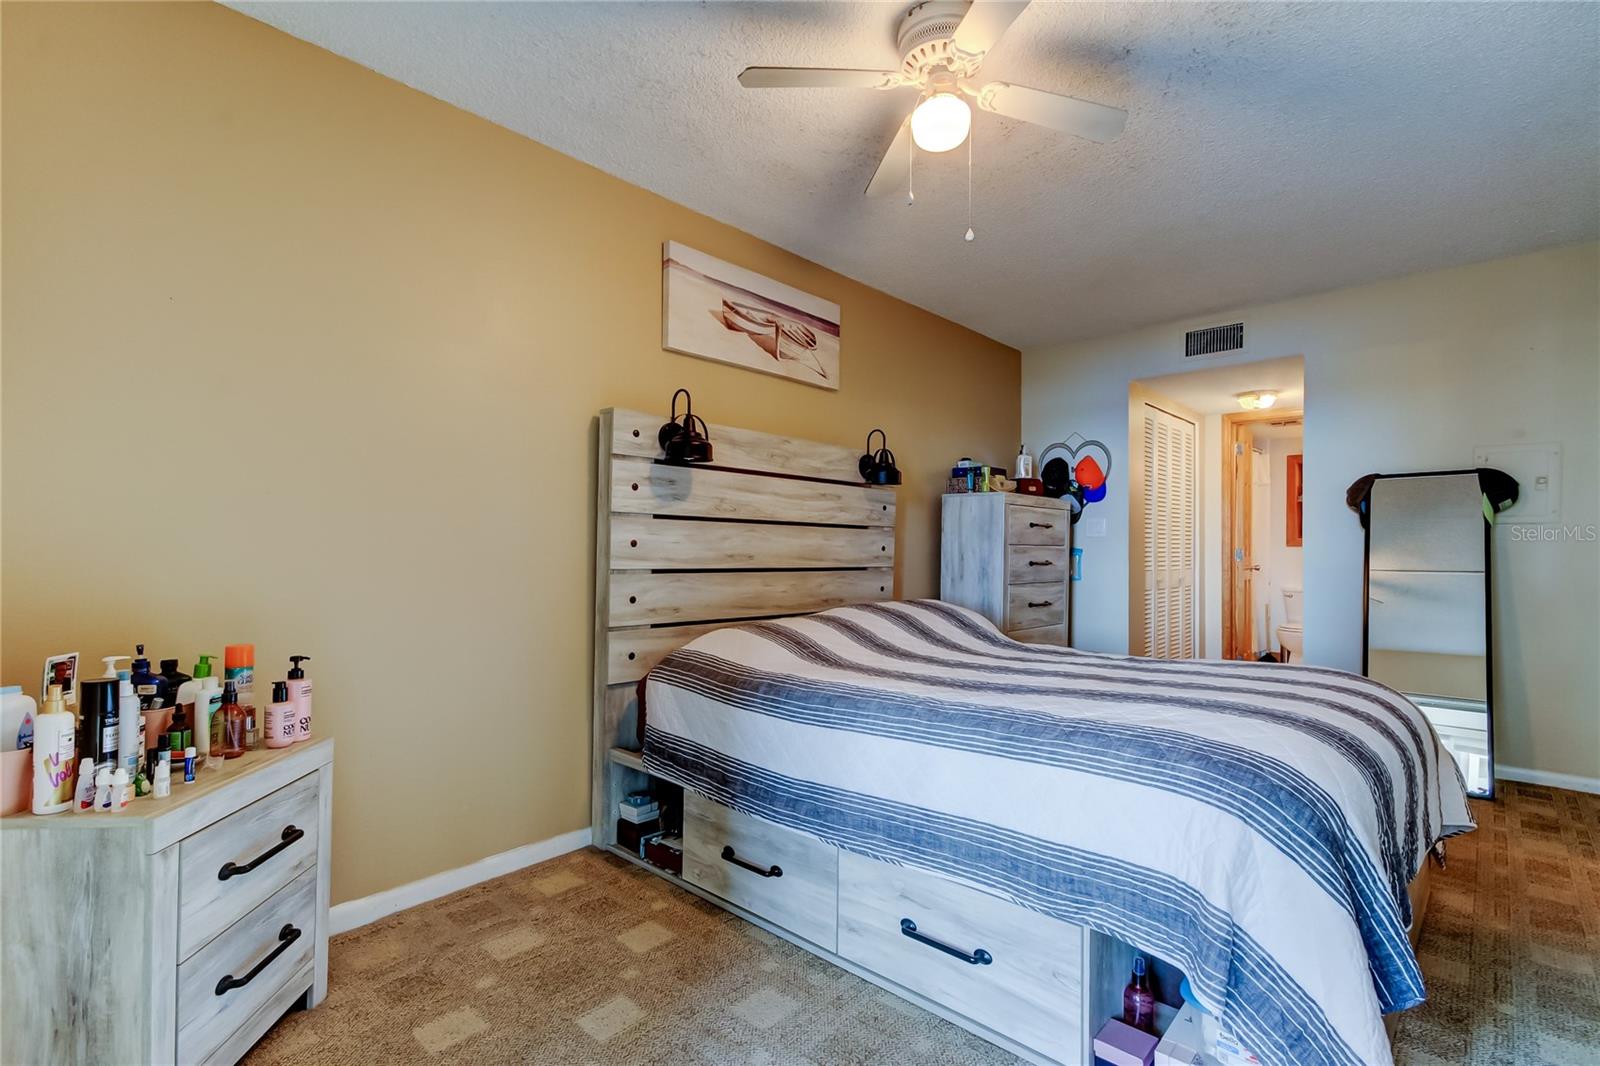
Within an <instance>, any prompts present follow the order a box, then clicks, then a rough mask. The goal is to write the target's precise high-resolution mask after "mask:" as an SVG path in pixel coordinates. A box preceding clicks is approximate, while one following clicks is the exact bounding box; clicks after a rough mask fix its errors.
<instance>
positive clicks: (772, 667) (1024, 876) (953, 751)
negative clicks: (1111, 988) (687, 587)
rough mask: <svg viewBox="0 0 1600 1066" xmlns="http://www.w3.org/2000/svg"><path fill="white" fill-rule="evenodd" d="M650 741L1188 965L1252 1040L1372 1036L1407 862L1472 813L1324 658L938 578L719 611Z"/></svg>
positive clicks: (1440, 770)
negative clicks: (1097, 621)
mask: <svg viewBox="0 0 1600 1066" xmlns="http://www.w3.org/2000/svg"><path fill="white" fill-rule="evenodd" d="M646 707H647V716H646V734H645V741H644V765H645V769H646V770H648V771H649V772H650V773H652V774H657V775H659V776H662V777H665V778H668V779H670V780H674V781H677V782H679V783H681V784H683V785H686V786H687V787H689V788H692V789H694V790H695V791H697V792H700V793H702V794H704V795H706V796H708V797H710V798H711V799H714V800H717V801H719V802H721V803H724V804H727V805H728V806H731V807H734V808H736V809H738V810H742V811H744V812H746V813H749V814H754V815H757V816H760V817H762V818H766V819H769V820H770V821H773V822H777V823H779V824H781V825H785V826H789V827H791V828H794V829H799V830H802V831H804V832H807V833H811V834H813V835H815V836H817V837H820V838H822V839H824V840H826V841H829V842H831V843H833V844H836V845H838V846H839V847H842V848H846V849H848V850H851V851H855V852H859V853H861V854H864V855H867V856H870V857H872V858H875V859H880V860H883V861H887V862H894V863H902V864H905V865H907V866H914V867H918V868H921V869H925V870H929V871H933V872H936V873H939V874H942V875H945V876H948V877H952V878H955V879H958V880H961V881H964V882H967V883H969V884H973V885H977V886H979V887H981V888H984V889H985V890H987V891H989V892H992V893H994V894H997V895H1000V896H1003V897H1005V898H1008V899H1010V900H1012V901H1014V902H1016V903H1019V904H1021V905H1023V906H1026V907H1030V908H1032V909H1034V910H1037V911H1041V912H1043V913H1045V914H1049V915H1052V916H1054V917H1057V918H1060V919H1063V920H1065V921H1069V922H1074V923H1078V924H1080V925H1084V926H1088V927H1090V928H1094V929H1098V930H1100V931H1102V932H1105V933H1109V934H1112V935H1114V936H1116V937H1119V938H1121V939H1123V940H1125V941H1127V942H1128V943H1131V944H1133V945H1134V946H1135V947H1137V948H1139V949H1141V950H1144V951H1148V952H1151V953H1153V954H1155V955H1158V956H1160V957H1161V958H1164V959H1167V960H1168V961H1170V962H1172V963H1173V964H1174V965H1177V966H1179V967H1180V968H1181V969H1182V970H1183V971H1184V972H1185V973H1186V974H1187V975H1188V977H1189V981H1190V984H1191V986H1192V987H1193V988H1194V990H1195V993H1196V995H1197V998H1198V999H1199V1000H1200V1002H1201V1005H1202V1006H1205V1007H1206V1008H1208V1009H1211V1010H1212V1011H1213V1012H1214V1013H1218V1014H1220V1015H1221V1016H1222V1017H1223V1018H1224V1019H1225V1020H1226V1021H1227V1022H1228V1023H1229V1024H1230V1025H1231V1027H1232V1028H1234V1029H1235V1031H1237V1032H1238V1033H1239V1034H1240V1036H1241V1038H1242V1039H1243V1040H1244V1041H1245V1043H1246V1044H1247V1046H1249V1047H1250V1048H1251V1049H1252V1050H1254V1051H1255V1052H1256V1054H1257V1055H1258V1056H1260V1057H1261V1059H1262V1060H1263V1061H1264V1062H1270V1063H1281V1064H1294V1066H1301V1064H1310V1063H1357V1062H1366V1063H1387V1062H1389V1061H1391V1060H1390V1051H1389V1043H1388V1040H1387V1039H1386V1037H1385V1035H1384V1030H1383V1025H1382V1019H1381V1017H1380V1014H1381V1013H1383V1012H1388V1011H1393V1010H1403V1009H1405V1008H1407V1007H1410V1006H1413V1005H1414V1004H1416V1003H1419V1002H1421V1001H1422V999H1423V997H1424V993H1423V985H1422V976H1421V973H1420V972H1419V971H1418V968H1417V962H1416V958H1415V956H1414V954H1413V953H1412V950H1411V946H1410V943H1409V942H1408V940H1407V938H1406V930H1407V928H1408V927H1409V925H1410V921H1411V913H1410V911H1411V907H1410V900H1409V897H1408V895H1407V891H1406V889H1407V885H1408V883H1409V882H1410V880H1411V879H1412V877H1413V876H1415V875H1416V873H1417V872H1418V870H1419V869H1420V868H1421V865H1422V863H1423V861H1424V859H1425V857H1426V854H1427V851H1428V849H1429V847H1430V846H1431V845H1432V844H1433V843H1434V842H1435V841H1437V840H1440V839H1442V838H1444V837H1447V836H1450V835H1452V834H1455V833H1460V832H1464V831H1466V830H1469V829H1471V828H1473V820H1472V815H1471V812H1470V811H1469V809H1468V807H1467V802H1466V795H1465V791H1464V789H1463V786H1462V783H1461V779H1460V775H1459V774H1458V773H1457V771H1456V769H1455V764H1454V762H1453V761H1452V760H1451V759H1450V756H1449V755H1448V753H1446V752H1445V750H1444V748H1443V747H1442V746H1441V744H1440V743H1439V740H1438V737H1437V736H1435V734H1434V732H1433V730H1432V729H1431V727H1430V726H1429V725H1428V723H1427V721H1426V720H1425V719H1424V718H1423V716H1422V714H1421V712H1420V711H1418V710H1417V709H1416V707H1414V706H1413V705H1412V704H1411V703H1410V702H1408V701H1407V700H1406V699H1405V698H1404V697H1402V696H1399V695H1397V694H1396V693H1394V692H1392V691H1390V690H1389V689H1387V688H1384V687H1383V686H1382V685H1378V684H1375V683H1374V682H1372V681H1369V680H1366V679H1365V678H1361V677H1357V676H1354V675H1351V674H1347V673H1343V672H1341V671H1337V670H1327V669H1317V668H1311V667H1298V666H1280V665H1277V664H1274V663H1266V664H1256V663H1243V662H1197V661H1168V660H1154V659H1137V658H1125V657H1118V656H1108V655H1098V654H1091V653H1087V652H1079V651H1073V650H1071V649H1067V648H1055V647H1039V646H1033V645H1027V644H1019V643H1017V642H1015V641H1012V640H1010V639H1008V638H1007V637H1005V636H1003V635H1001V634H1000V632H999V631H998V630H996V629H995V627H994V626H992V625H991V624H990V623H989V622H988V621H986V620H985V619H983V618H981V617H980V616H978V615H976V614H973V613H972V612H970V611H966V610H963V609H961V608H957V607H952V606H950V605H948V604H943V603H938V602H935V601H931V600H918V601H910V602H903V603H882V604H870V605H863V606H856V607H844V608H839V609H837V610H832V611H826V612H823V613H821V614H816V615H810V616H806V617H800V618H790V619H784V620H781V621H775V622H758V623H752V624H747V625H740V626H735V627H732V628H728V629H721V630H717V631H715V632H713V633H709V634H707V635H705V636H702V637H700V638H698V639H696V640H694V641H692V642H691V643H689V644H688V645H686V646H685V647H683V648H681V649H679V650H678V651H676V652H674V653H673V654H672V655H669V656H668V657H667V658H666V659H664V660H662V662H661V663H660V664H659V665H657V666H656V667H655V669H653V670H652V671H651V672H650V674H649V677H648V680H647V688H646Z"/></svg>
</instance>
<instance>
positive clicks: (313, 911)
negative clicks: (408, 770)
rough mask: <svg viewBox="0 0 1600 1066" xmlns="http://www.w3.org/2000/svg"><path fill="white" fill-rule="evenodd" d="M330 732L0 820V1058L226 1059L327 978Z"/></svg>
mask: <svg viewBox="0 0 1600 1066" xmlns="http://www.w3.org/2000/svg"><path fill="white" fill-rule="evenodd" d="M332 810H333V741H332V740H331V739H320V740H312V741H307V742H306V743H304V744H297V745H294V746H292V747H289V748H280V749H277V750H271V749H262V750H259V751H252V752H248V753H247V754H245V755H244V756H243V757H241V758H239V759H235V760H231V761H229V762H227V763H225V764H224V765H223V766H222V768H220V769H208V770H202V771H201V772H200V775H199V779H198V780H196V781H194V782H192V783H189V784H183V783H181V782H180V783H177V784H174V785H173V786H172V795H171V796H170V797H167V798H163V799H154V798H150V797H146V798H142V799H136V800H134V801H133V802H132V803H130V804H129V805H128V807H127V809H126V810H125V811H123V812H121V813H117V814H79V813H76V812H73V813H66V814H56V815H51V816H49V817H44V818H38V817H34V816H32V815H18V816H12V817H7V818H3V819H0V861H3V864H4V869H5V885H4V889H5V892H4V896H5V905H4V907H3V908H0V942H3V943H4V945H5V950H4V952H3V953H0V954H3V959H0V968H3V970H0V972H3V977H4V987H5V989H6V995H5V997H4V1002H3V1005H0V1061H3V1062H7V1063H11V1062H18V1063H33V1062H39V1063H45V1062H48V1063H137V1062H150V1063H174V1062H176V1063H219V1064H230V1063H233V1062H236V1061H237V1060H238V1059H239V1058H240V1056H242V1055H243V1054H244V1053H245V1052H246V1051H248V1050H249V1049H250V1046H251V1045H252V1044H254V1043H255V1042H256V1041H257V1040H258V1039H260V1037H261V1035H262V1034H263V1033H265V1032H266V1031H267V1030H268V1029H269V1028H271V1027H272V1024H273V1023H274V1022H275V1021H277V1020H278V1018H279V1017H281V1016H282V1015H283V1013H284V1012H285V1011H287V1010H288V1009H289V1008H290V1007H292V1006H294V1005H295V1004H296V1003H300V1004H303V1005H304V1006H307V1007H314V1006H316V1005H317V1004H318V1003H320V1002H321V1001H322V999H323V997H324V996H325V995H326V994H327V989H328V871H329V864H328V855H329V848H330V845H331V842H332V821H331V813H332Z"/></svg>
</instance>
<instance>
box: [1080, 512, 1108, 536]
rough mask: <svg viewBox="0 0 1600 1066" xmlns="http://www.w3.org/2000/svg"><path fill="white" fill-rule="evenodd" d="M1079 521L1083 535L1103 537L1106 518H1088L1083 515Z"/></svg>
mask: <svg viewBox="0 0 1600 1066" xmlns="http://www.w3.org/2000/svg"><path fill="white" fill-rule="evenodd" d="M1081 521H1082V524H1083V535H1084V536H1086V537H1103V536H1105V535H1106V520H1105V519H1104V518H1089V517H1087V516H1085V517H1084V518H1083V519H1081Z"/></svg>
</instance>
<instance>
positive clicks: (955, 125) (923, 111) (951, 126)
mask: <svg viewBox="0 0 1600 1066" xmlns="http://www.w3.org/2000/svg"><path fill="white" fill-rule="evenodd" d="M971 129H972V108H971V107H969V106H967V102H966V101H965V100H963V99H961V97H959V96H957V95H956V94H955V93H934V94H933V95H932V96H930V97H928V98H927V99H926V100H924V101H922V103H920V104H918V105H917V109H916V110H915V111H913V112H911V139H912V140H913V141H915V142H916V145H917V147H918V148H921V149H922V150H923V151H924V152H948V151H950V149H952V148H956V147H959V146H960V144H961V143H962V142H963V141H965V140H966V139H967V133H968V132H969V131H970V130H971Z"/></svg>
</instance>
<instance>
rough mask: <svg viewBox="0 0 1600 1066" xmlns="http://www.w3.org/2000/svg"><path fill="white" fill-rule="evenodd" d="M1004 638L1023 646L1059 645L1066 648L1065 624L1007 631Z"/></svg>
mask: <svg viewBox="0 0 1600 1066" xmlns="http://www.w3.org/2000/svg"><path fill="white" fill-rule="evenodd" d="M1006 636H1008V637H1010V638H1011V639H1012V640H1018V641H1021V642H1022V643H1024V644H1059V645H1061V646H1062V647H1066V646H1067V624H1066V623H1065V622H1062V623H1060V624H1059V625H1053V626H1035V627H1034V628H1032V629H1009V630H1007V631H1006Z"/></svg>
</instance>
